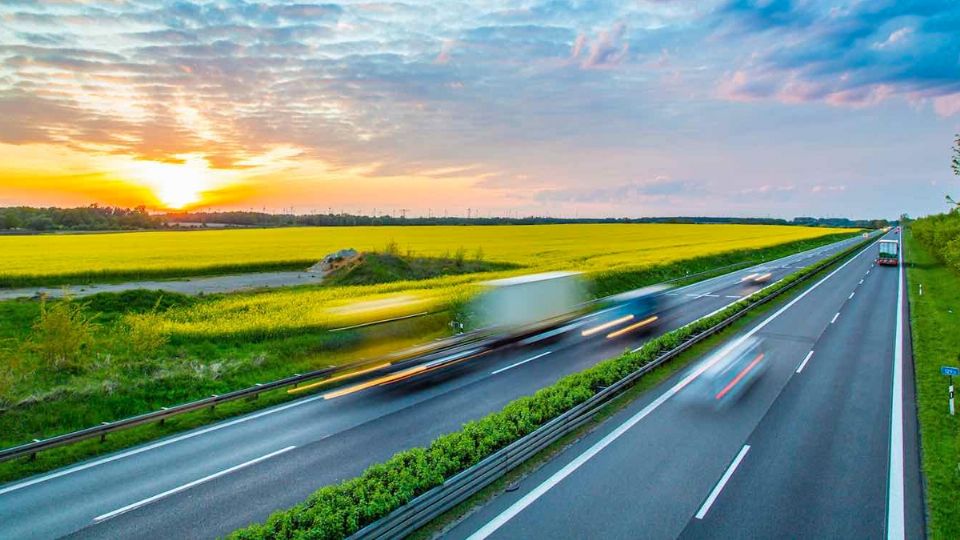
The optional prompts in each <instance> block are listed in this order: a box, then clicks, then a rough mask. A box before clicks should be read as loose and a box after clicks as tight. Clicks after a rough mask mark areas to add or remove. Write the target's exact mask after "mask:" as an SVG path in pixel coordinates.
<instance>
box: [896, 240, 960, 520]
mask: <svg viewBox="0 0 960 540" xmlns="http://www.w3.org/2000/svg"><path fill="white" fill-rule="evenodd" d="M903 241H904V244H905V246H904V248H905V249H904V254H905V257H906V260H907V262H908V263H909V264H908V266H907V284H908V290H909V297H910V329H911V333H912V337H913V362H914V373H915V377H916V385H917V415H918V416H919V420H920V438H921V455H922V466H923V473H924V476H925V479H926V486H925V487H926V489H925V495H926V501H927V514H928V515H927V532H928V535H929V537H930V538H938V539H939V538H943V539H951V538H960V512H958V509H960V416H953V417H951V416H950V414H949V413H948V410H947V377H944V376H943V375H941V374H940V366H943V365H952V366H956V365H960V359H958V357H960V275H958V274H957V273H956V272H953V271H951V270H950V269H949V268H948V267H947V266H946V265H944V264H943V263H941V262H940V261H938V260H937V259H936V258H935V257H934V256H933V255H932V254H931V253H930V251H929V249H928V248H926V247H925V246H923V245H921V244H920V243H919V242H918V241H916V240H915V239H914V238H913V234H912V232H911V231H909V230H907V231H905V232H904V235H903ZM921 285H922V286H923V294H922V295H921V294H920V286H921ZM954 382H955V384H960V380H957V381H954Z"/></svg>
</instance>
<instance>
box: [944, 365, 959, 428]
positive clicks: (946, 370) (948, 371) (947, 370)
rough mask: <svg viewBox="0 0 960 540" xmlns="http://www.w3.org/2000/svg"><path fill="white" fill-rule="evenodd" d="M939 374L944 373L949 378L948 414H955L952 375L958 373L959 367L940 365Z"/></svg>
mask: <svg viewBox="0 0 960 540" xmlns="http://www.w3.org/2000/svg"><path fill="white" fill-rule="evenodd" d="M940 374H941V375H946V376H947V377H949V378H950V386H948V387H947V390H948V392H949V396H950V416H955V415H956V414H957V412H956V408H955V407H954V405H953V376H954V375H960V368H957V367H952V366H941V367H940Z"/></svg>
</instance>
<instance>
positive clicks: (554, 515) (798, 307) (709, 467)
mask: <svg viewBox="0 0 960 540" xmlns="http://www.w3.org/2000/svg"><path fill="white" fill-rule="evenodd" d="M872 258H873V252H872V251H870V252H868V253H864V254H862V255H861V256H859V257H857V258H856V259H854V260H853V261H852V262H851V264H850V265H849V266H848V267H847V268H845V269H844V270H843V271H842V272H839V273H837V274H836V275H834V276H833V277H832V278H830V279H829V280H828V281H826V282H824V284H823V286H821V287H820V288H818V289H816V290H814V291H812V292H811V293H810V294H809V295H807V296H806V297H805V298H803V299H801V300H800V301H799V302H797V303H796V304H795V305H794V306H792V307H791V308H790V309H788V310H787V311H785V312H783V313H782V315H781V316H779V317H778V318H776V319H775V320H773V321H771V322H770V323H769V324H767V325H766V326H765V327H764V328H763V329H762V330H761V331H760V332H758V333H757V335H758V336H761V337H763V338H764V340H765V345H766V350H765V352H766V354H767V355H768V356H769V358H770V360H771V362H770V365H769V369H768V370H767V372H766V374H765V375H764V376H763V377H762V378H760V379H759V380H758V381H757V383H756V384H755V385H754V386H753V387H752V388H750V390H749V391H748V392H747V393H745V395H743V397H742V398H741V400H740V401H739V402H737V403H736V404H735V406H733V407H729V408H725V409H719V410H715V409H711V408H706V407H703V406H702V405H699V404H697V403H695V402H692V401H691V400H690V399H689V398H690V396H688V395H686V393H687V390H688V389H692V388H693V385H692V384H691V386H690V387H687V388H685V389H684V390H683V391H681V392H679V393H678V394H677V395H676V396H675V397H673V398H671V399H667V400H666V401H665V402H663V403H662V404H661V406H660V407H658V408H657V410H655V411H653V412H652V413H650V414H649V415H647V416H646V417H644V418H643V419H642V421H640V422H636V423H634V424H632V425H629V427H628V429H627V430H626V431H625V432H623V433H621V434H620V436H619V437H618V438H617V440H616V441H614V442H612V443H609V444H607V445H606V446H604V447H603V449H602V452H598V453H596V454H595V455H594V456H592V459H589V460H588V461H585V462H583V463H581V464H580V465H579V466H578V468H577V470H576V471H574V472H571V473H569V474H566V475H565V476H564V475H563V470H564V468H568V467H569V466H570V464H572V463H574V462H576V461H577V460H578V459H582V456H584V455H585V454H587V453H588V452H589V449H590V448H592V447H594V446H596V445H597V444H598V442H600V441H603V439H604V438H607V437H609V436H610V435H611V434H613V433H615V432H617V431H618V430H621V429H622V428H623V426H624V425H625V424H629V423H630V419H631V418H632V417H634V416H635V415H637V414H638V411H639V412H641V413H642V411H643V410H644V409H645V408H649V407H650V405H651V403H655V400H657V399H660V397H658V396H663V395H664V394H663V391H662V390H658V391H653V392H650V393H649V394H648V395H646V396H644V397H642V398H641V399H640V400H638V401H637V402H635V403H634V404H631V405H630V406H629V407H627V408H626V409H625V410H624V411H622V412H621V413H618V414H617V415H615V416H614V417H613V418H611V419H610V420H609V421H608V422H606V423H604V425H602V426H601V427H600V428H599V429H598V430H596V431H595V432H593V433H591V434H590V435H588V436H586V437H585V438H584V439H583V440H582V441H580V442H578V443H576V444H574V445H572V446H571V447H570V448H569V449H567V450H566V451H564V452H563V453H562V454H561V455H560V456H559V457H558V458H556V459H554V460H553V461H551V462H550V463H548V464H546V465H545V466H544V467H543V468H542V469H541V470H539V471H537V472H535V473H534V474H532V475H531V476H530V477H528V478H526V479H525V480H524V481H523V482H522V484H521V489H519V490H517V491H516V492H513V493H506V494H502V495H500V496H498V497H497V498H495V499H494V500H493V501H491V502H490V503H489V504H487V505H486V506H484V507H483V508H481V509H479V510H478V511H477V512H475V513H474V514H473V515H471V516H469V517H467V518H466V519H465V520H464V521H463V522H461V523H460V524H458V525H457V526H456V527H454V528H453V529H452V530H451V531H449V532H448V533H447V537H449V538H467V537H471V538H473V539H477V540H479V539H480V538H487V537H489V538H525V537H550V538H583V537H604V538H636V537H638V536H640V537H644V538H676V537H678V536H680V535H681V534H685V535H689V536H704V537H711V538H748V537H753V538H757V537H783V536H788V537H807V536H809V537H820V538H824V537H847V536H850V535H852V536H854V537H857V536H870V534H869V533H877V529H876V528H874V529H869V531H868V534H866V535H864V534H853V533H852V532H851V530H850V529H849V528H848V527H847V522H846V521H845V520H846V519H847V518H846V516H847V515H853V516H855V517H854V519H856V516H857V515H858V514H857V513H856V512H848V513H847V514H843V513H842V512H837V511H832V509H831V505H830V503H831V502H836V501H835V500H834V499H831V497H834V498H843V497H847V496H848V497H850V501H854V502H856V503H858V504H866V501H867V500H869V501H870V504H872V506H871V507H870V510H869V512H868V515H867V516H866V518H867V519H871V520H873V522H874V523H878V524H879V528H880V532H881V533H882V531H883V526H884V523H885V521H886V514H885V512H884V510H885V500H886V492H885V486H886V478H887V474H886V473H887V467H886V463H887V455H888V454H887V444H886V441H887V440H888V439H887V436H888V426H889V423H888V422H889V414H890V387H891V378H890V377H891V372H892V369H891V366H892V364H893V347H892V345H893V339H892V336H893V335H894V326H895V323H896V302H895V300H896V294H897V287H896V276H895V274H896V271H895V270H894V271H893V272H876V271H875V272H873V273H872V274H867V272H868V271H869V270H870V268H871V266H872ZM880 270H883V271H886V270H891V269H880ZM865 275H866V276H867V277H866V279H865V280H864V283H863V284H861V283H860V280H861V278H864V276H865ZM858 287H860V289H858ZM855 290H859V292H858V293H857V294H856V295H854V296H853V297H852V298H851V297H850V293H851V292H853V291H855ZM838 312H839V313H841V317H840V318H839V319H838V320H837V321H836V322H835V323H831V322H830V321H831V319H832V318H833V316H834V315H835V314H836V313H838ZM761 324H762V323H761ZM861 347H862V348H861ZM814 350H815V351H816V354H813V355H811V351H814ZM851 357H855V358H856V360H853V361H851V360H850V358H851ZM804 362H807V365H805V366H804V367H803V369H800V366H801V365H803V363H804ZM861 362H865V363H867V364H866V365H862V364H861ZM884 366H885V367H884ZM693 369H694V368H691V370H693ZM861 369H872V372H871V373H870V374H869V375H867V376H866V377H864V378H863V380H853V377H852V375H854V374H856V373H857V372H858V371H859V370H861ZM798 370H800V372H801V373H800V374H797V371H798ZM688 373H690V370H688V371H687V372H684V373H681V374H678V375H677V376H675V377H673V378H672V379H670V380H669V381H667V382H666V383H665V384H664V385H663V386H662V388H674V387H675V386H676V385H677V384H678V382H679V381H682V380H683V378H684V377H688V376H689V375H688ZM839 375H843V376H842V377H840V376H839ZM807 388H815V389H816V390H817V393H814V392H808V391H806V389H807ZM781 400H782V401H783V403H781ZM794 401H796V402H797V403H802V407H801V405H795V407H797V408H803V410H794V409H792V408H790V407H788V405H789V404H791V403H793V402H794ZM868 402H869V405H868V404H867V403H868ZM808 409H809V410H808ZM812 411H816V413H817V414H813V412H812ZM884 411H885V414H886V416H885V417H884V416H883V412H884ZM857 413H861V414H864V415H867V416H866V418H864V421H863V422H862V423H861V424H859V428H860V430H861V431H854V432H852V433H851V432H849V431H848V430H849V429H851V428H852V427H853V426H851V424H852V423H854V422H855V419H856V418H857ZM870 414H872V415H873V416H870ZM835 424H836V425H835ZM868 432H869V433H868ZM764 434H765V435H764ZM813 434H820V435H819V439H818V438H817V437H814V436H813ZM804 437H808V438H812V440H813V441H814V442H813V443H811V444H813V445H814V446H816V445H817V443H818V442H819V443H820V444H822V445H823V446H818V447H817V448H818V451H817V452H814V451H813V450H812V449H810V448H806V447H803V448H800V452H799V453H803V451H804V450H808V451H809V454H807V455H805V456H798V455H797V454H798V448H799V447H797V446H796V444H795V443H796V442H797V441H798V440H799V439H803V440H806V439H804ZM824 437H826V438H830V437H834V438H835V439H829V440H828V441H824ZM827 443H830V444H827ZM746 447H749V451H748V452H744V448H746ZM845 447H855V450H854V451H852V452H850V454H851V455H852V456H855V457H856V458H859V459H860V460H859V461H856V460H854V459H851V458H850V456H847V455H844V452H843V450H844V448H845ZM771 452H778V453H779V454H778V455H780V456H781V457H782V461H774V462H771V463H773V465H771V466H770V467H767V468H765V469H764V470H763V474H759V473H757V474H755V469H754V468H755V467H757V466H758V465H757V464H758V463H765V462H767V461H768V460H767V459H766V457H767V455H768V454H769V453H771ZM738 456H739V457H740V460H741V461H740V462H739V463H737V466H736V467H733V466H732V464H733V463H734V462H735V461H736V460H737V458H738ZM791 458H792V459H793V460H794V461H793V462H791V461H790V459H791ZM821 458H822V459H827V458H830V459H833V460H834V461H833V462H830V464H828V465H827V468H825V469H824V470H823V471H822V472H823V473H824V474H823V475H822V476H821V469H820V468H819V466H818V463H819V462H818V461H817V460H818V459H821ZM914 465H915V464H914ZM727 472H730V474H729V476H728V477H727V478H726V481H724V482H723V483H724V485H723V486H722V487H721V489H719V490H718V489H717V488H718V486H719V484H720V482H721V480H722V479H723V478H724V475H725V473H727ZM843 474H849V475H850V478H840V477H842V475H843ZM558 475H560V476H563V478H562V480H561V481H559V482H556V481H551V479H552V478H556V477H557V476H558ZM865 475H866V476H865ZM784 477H787V478H784ZM867 477H869V478H867ZM781 478H783V480H784V481H783V482H780V481H779V480H780V479H781ZM750 479H754V480H755V483H751V484H748V485H744V482H747V481H748V480H750ZM811 479H813V480H811ZM818 479H819V480H818ZM851 479H852V480H861V481H862V485H863V486H864V488H863V492H862V493H860V494H858V495H851V494H850V491H849V488H850V486H851V485H853V484H852V483H851ZM764 480H765V481H766V483H764ZM835 482H839V483H841V484H842V485H841V486H838V491H837V493H831V491H830V489H831V486H832V485H833V483H835ZM810 483H813V484H815V485H817V486H818V487H817V488H816V489H812V488H809V484H810ZM854 483H855V482H854ZM759 484H763V488H764V489H765V490H764V489H761V487H760V485H759ZM544 486H547V489H546V490H544ZM796 486H805V487H807V488H808V491H807V492H806V498H803V497H800V495H798V494H796V493H793V491H794V490H800V491H802V489H800V488H798V487H796ZM781 489H782V490H783V491H782V492H781V491H780V490H781ZM713 493H715V495H714V500H712V501H710V504H709V505H707V504H706V502H707V501H708V498H709V497H710V496H711V494H713ZM531 495H537V496H536V498H535V499H534V500H533V501H531V500H530V499H531ZM801 495H802V494H801ZM914 495H915V493H914ZM819 497H823V498H824V499H825V500H827V499H829V502H825V503H824V504H817V503H818V502H819V501H820V499H819ZM798 498H799V499H798ZM705 506H706V507H707V508H706V510H707V511H705V512H703V515H702V516H701V517H703V519H702V520H701V519H697V518H696V514H697V513H698V511H700V510H703V509H704V507H705ZM797 506H805V508H804V511H803V512H799V511H798V510H797ZM853 506H855V505H854V504H849V505H840V506H837V508H838V509H841V508H842V510H843V511H849V510H850V508H851V507H853ZM518 507H520V511H519V512H516V510H517V508H518ZM877 507H879V512H878V511H877ZM817 512H819V514H817ZM798 513H800V514H802V516H803V518H800V517H796V515H797V514H798ZM788 514H789V517H788V518H786V519H784V518H783V516H784V515H788ZM814 514H817V515H818V516H819V517H818V518H816V519H815V518H814V517H812V516H813V515H814ZM913 521H914V522H915V521H916V520H913ZM491 524H492V525H494V526H493V527H491ZM863 530H867V529H863ZM921 530H922V529H921ZM478 533H479V534H478ZM881 535H882V534H881ZM873 537H876V535H874V536H873Z"/></svg>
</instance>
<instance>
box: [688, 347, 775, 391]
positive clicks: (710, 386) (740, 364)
mask: <svg viewBox="0 0 960 540" xmlns="http://www.w3.org/2000/svg"><path fill="white" fill-rule="evenodd" d="M768 363H769V361H768V360H767V358H766V353H765V352H764V346H763V340H761V339H759V338H756V337H749V338H747V339H744V340H740V341H736V342H734V343H732V344H731V345H728V346H726V347H724V348H722V349H720V350H719V351H717V352H715V353H713V354H712V355H710V356H709V357H707V358H706V359H705V360H704V362H703V364H701V366H706V368H705V369H704V370H703V372H702V373H701V374H700V376H699V377H697V379H696V380H695V381H694V382H693V383H692V384H691V385H690V390H689V391H690V396H691V397H693V399H694V401H698V402H700V403H703V404H709V405H711V406H714V407H724V406H728V405H730V404H732V403H734V402H736V401H737V400H738V399H739V398H740V397H741V396H742V395H743V394H744V393H745V392H746V391H747V390H748V389H749V388H750V387H751V386H752V385H753V384H754V383H755V382H756V381H757V379H759V378H760V376H761V375H762V374H763V372H764V371H765V370H766V368H767V365H768Z"/></svg>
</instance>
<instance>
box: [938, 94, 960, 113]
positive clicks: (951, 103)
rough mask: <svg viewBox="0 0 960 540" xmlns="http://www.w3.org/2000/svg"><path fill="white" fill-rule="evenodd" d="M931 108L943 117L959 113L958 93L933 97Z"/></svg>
mask: <svg viewBox="0 0 960 540" xmlns="http://www.w3.org/2000/svg"><path fill="white" fill-rule="evenodd" d="M933 110H934V111H936V113H937V114H938V115H940V116H942V117H944V118H946V117H948V116H953V115H955V114H958V113H960V93H956V94H950V95H948V96H940V97H938V98H934V99H933Z"/></svg>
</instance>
